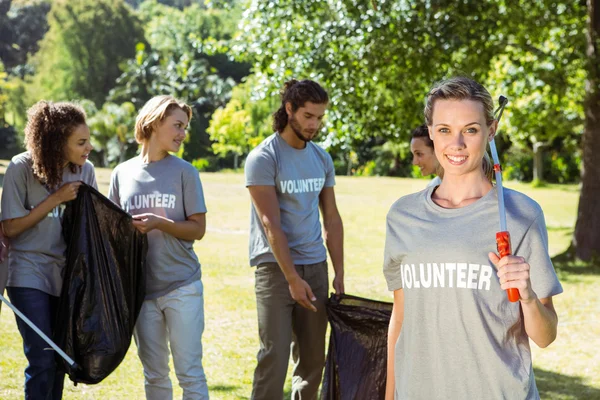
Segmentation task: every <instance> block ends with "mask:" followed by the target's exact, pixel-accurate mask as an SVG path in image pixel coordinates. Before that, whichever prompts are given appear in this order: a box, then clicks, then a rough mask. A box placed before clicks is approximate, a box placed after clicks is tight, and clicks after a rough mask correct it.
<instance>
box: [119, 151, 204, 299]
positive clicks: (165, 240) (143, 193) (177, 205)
mask: <svg viewBox="0 0 600 400" xmlns="http://www.w3.org/2000/svg"><path fill="white" fill-rule="evenodd" d="M108 197H109V198H110V199H111V200H112V201H113V202H115V203H116V204H117V205H119V206H120V207H121V208H122V209H123V210H125V211H126V212H128V213H129V214H131V215H136V214H143V213H152V214H156V215H159V216H162V217H166V218H168V219H171V220H173V221H176V222H177V221H185V220H186V219H187V217H189V216H190V215H194V214H200V213H206V205H205V203H204V192H203V191H202V183H200V176H199V174H198V170H196V168H194V167H193V166H192V165H191V164H190V163H188V162H186V161H184V160H182V159H180V158H178V157H175V156H172V155H168V156H166V157H165V158H163V159H162V160H160V161H155V162H151V163H145V162H144V161H143V160H142V158H141V157H140V156H137V157H134V158H132V159H130V160H128V161H126V162H124V163H122V164H119V165H118V166H117V167H116V168H115V169H114V170H113V173H112V176H111V178H110V188H109V192H108ZM146 263H147V267H148V270H147V279H146V299H155V298H158V297H161V296H164V295H165V294H167V293H169V292H171V291H173V290H175V289H177V288H179V287H182V286H185V285H187V284H189V283H192V282H195V281H197V280H199V279H200V277H201V273H200V262H199V261H198V257H197V256H196V253H195V252H194V241H193V240H183V239H178V238H176V237H174V236H172V235H169V234H168V233H165V232H163V231H161V230H158V229H154V230H152V231H150V232H149V233H148V255H147V257H146Z"/></svg>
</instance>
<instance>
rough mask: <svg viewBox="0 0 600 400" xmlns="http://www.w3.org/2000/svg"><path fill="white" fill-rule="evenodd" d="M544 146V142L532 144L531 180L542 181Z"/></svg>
mask: <svg viewBox="0 0 600 400" xmlns="http://www.w3.org/2000/svg"><path fill="white" fill-rule="evenodd" d="M544 147H546V145H545V143H540V142H537V143H534V144H533V180H534V181H540V182H542V181H543V180H544Z"/></svg>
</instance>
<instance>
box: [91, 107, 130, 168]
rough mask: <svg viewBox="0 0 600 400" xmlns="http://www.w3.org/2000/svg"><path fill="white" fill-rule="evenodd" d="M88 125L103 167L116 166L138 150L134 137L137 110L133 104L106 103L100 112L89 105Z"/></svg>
mask: <svg viewBox="0 0 600 400" xmlns="http://www.w3.org/2000/svg"><path fill="white" fill-rule="evenodd" d="M85 108H86V112H87V113H88V115H89V118H88V125H89V126H90V130H91V132H92V140H93V142H94V147H95V148H96V149H97V152H98V153H99V154H100V156H101V162H102V165H103V166H114V165H116V164H119V163H122V162H123V161H125V160H127V158H130V157H132V156H133V155H134V154H135V151H136V150H137V147H138V145H137V142H136V141H135V137H134V129H135V116H136V109H135V106H134V105H133V104H132V103H128V102H126V103H123V104H120V105H119V104H114V103H105V104H104V105H103V106H102V109H100V110H99V111H96V110H94V107H93V105H90V104H87V107H85Z"/></svg>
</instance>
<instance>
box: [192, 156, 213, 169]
mask: <svg viewBox="0 0 600 400" xmlns="http://www.w3.org/2000/svg"><path fill="white" fill-rule="evenodd" d="M192 165H193V166H194V167H195V168H196V169H197V170H198V171H206V169H207V168H209V166H210V161H208V160H207V159H206V158H197V159H195V160H194V161H192Z"/></svg>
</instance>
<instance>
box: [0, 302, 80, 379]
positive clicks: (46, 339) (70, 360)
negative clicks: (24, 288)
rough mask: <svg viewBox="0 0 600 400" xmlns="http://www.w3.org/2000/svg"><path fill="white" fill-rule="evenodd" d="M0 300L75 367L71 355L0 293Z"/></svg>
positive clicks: (75, 364)
mask: <svg viewBox="0 0 600 400" xmlns="http://www.w3.org/2000/svg"><path fill="white" fill-rule="evenodd" d="M0 300H1V301H3V302H4V304H6V305H7V306H8V308H10V309H11V310H13V312H14V313H15V314H17V316H18V317H19V318H21V319H22V320H23V322H25V323H26V324H27V325H29V327H30V328H31V329H33V330H34V331H35V333H37V334H38V335H40V337H41V338H42V339H44V341H45V342H46V343H48V345H50V347H52V348H53V349H54V350H56V352H57V353H58V354H59V355H60V356H61V357H62V358H64V359H65V361H66V362H68V363H69V364H70V365H71V367H73V368H77V363H76V362H75V361H73V359H72V358H71V357H69V356H68V355H67V353H65V352H64V351H62V350H61V349H60V348H59V347H58V346H57V345H56V343H54V342H53V341H52V339H50V338H49V337H48V336H46V334H45V333H44V332H42V331H41V330H40V328H38V327H37V326H35V324H34V323H33V322H31V320H30V319H29V318H27V317H26V316H25V315H24V314H23V313H22V312H21V311H19V309H18V308H17V307H15V306H13V305H12V304H10V302H9V301H8V300H6V298H4V296H2V295H1V294H0Z"/></svg>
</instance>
